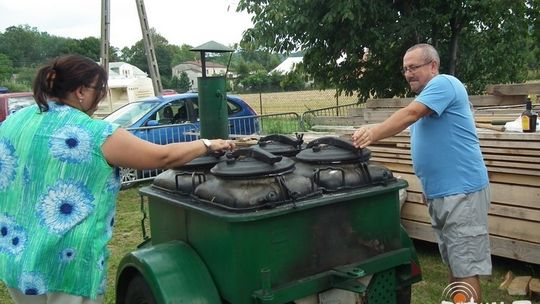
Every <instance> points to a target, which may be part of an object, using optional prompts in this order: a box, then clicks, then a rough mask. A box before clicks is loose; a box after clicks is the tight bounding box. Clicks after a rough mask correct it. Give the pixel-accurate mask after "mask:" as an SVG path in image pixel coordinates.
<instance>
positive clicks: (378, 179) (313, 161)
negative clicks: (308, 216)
mask: <svg viewBox="0 0 540 304" xmlns="http://www.w3.org/2000/svg"><path fill="white" fill-rule="evenodd" d="M370 157H371V151H370V150H369V149H365V148H364V149H357V148H356V147H354V146H353V144H352V142H350V141H348V140H344V139H340V138H337V137H333V136H326V137H321V138H318V139H316V140H313V141H311V142H310V143H308V144H307V146H306V149H304V150H302V151H300V152H299V153H298V154H297V155H296V160H297V162H296V173H298V174H299V175H302V176H306V177H310V178H312V179H313V180H314V181H315V183H316V184H317V185H318V186H319V187H320V188H321V189H322V190H323V191H326V192H332V191H339V190H343V189H350V188H357V187H364V186H371V185H377V184H386V183H388V182H389V181H394V180H395V178H394V176H393V175H392V172H391V171H390V170H388V169H387V168H386V167H384V166H382V165H377V164H374V163H372V162H370V161H369V159H370Z"/></svg>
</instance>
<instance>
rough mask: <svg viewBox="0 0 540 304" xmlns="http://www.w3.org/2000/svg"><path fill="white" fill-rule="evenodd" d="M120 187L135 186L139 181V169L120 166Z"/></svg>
mask: <svg viewBox="0 0 540 304" xmlns="http://www.w3.org/2000/svg"><path fill="white" fill-rule="evenodd" d="M120 179H121V180H120V181H121V186H120V189H127V188H130V187H133V185H135V183H136V181H137V170H135V169H132V168H124V167H120Z"/></svg>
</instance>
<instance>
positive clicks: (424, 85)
mask: <svg viewBox="0 0 540 304" xmlns="http://www.w3.org/2000/svg"><path fill="white" fill-rule="evenodd" d="M439 65H440V59H439V55H438V53H437V51H436V50H435V48H433V47H432V46H431V45H429V44H417V45H415V46H413V47H411V48H409V49H408V50H407V52H406V53H405V56H404V57H403V69H402V71H403V75H404V76H405V79H406V80H407V82H408V83H409V85H410V87H411V90H412V91H413V92H415V93H417V94H418V96H417V97H416V98H415V100H414V101H412V102H411V103H410V104H409V105H408V106H406V107H405V108H402V109H400V110H398V111H396V112H395V113H394V114H392V115H391V116H390V117H389V118H388V119H386V120H385V121H384V122H382V123H380V124H378V125H375V126H373V127H371V128H367V127H361V128H359V129H358V130H356V131H355V132H354V134H353V136H352V140H353V144H354V145H355V146H356V147H357V148H364V147H366V146H368V145H370V144H371V143H373V142H376V141H378V140H380V139H383V138H386V137H390V136H393V135H395V134H397V133H399V132H401V131H403V130H404V129H406V128H407V127H409V126H410V132H411V155H412V160H413V167H414V170H415V174H416V175H417V176H418V178H419V179H420V181H421V182H422V188H423V192H424V195H423V196H424V200H425V202H426V203H427V205H428V209H429V214H430V216H431V223H432V226H433V228H434V229H435V231H436V233H437V236H438V244H439V251H440V253H441V256H442V259H443V261H444V262H445V263H446V264H447V265H448V266H449V270H450V281H451V282H460V283H459V284H463V286H467V287H469V289H470V288H472V289H474V292H473V293H474V294H473V297H474V300H475V301H476V302H477V303H479V302H480V301H481V292H480V281H479V275H490V274H491V253H490V246H489V235H488V226H487V212H488V208H489V203H490V191H489V179H488V175H487V169H486V166H485V164H484V161H483V158H482V154H481V151H480V144H479V140H478V136H477V134H476V128H475V125H474V117H473V114H472V112H471V109H470V106H469V98H468V95H467V91H466V89H465V87H464V86H463V84H462V83H461V82H460V81H459V80H458V79H457V78H455V77H453V76H451V75H444V74H439Z"/></svg>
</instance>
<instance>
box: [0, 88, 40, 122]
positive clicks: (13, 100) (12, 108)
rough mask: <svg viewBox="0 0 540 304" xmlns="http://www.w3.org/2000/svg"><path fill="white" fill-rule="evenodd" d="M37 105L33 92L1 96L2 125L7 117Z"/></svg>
mask: <svg viewBox="0 0 540 304" xmlns="http://www.w3.org/2000/svg"><path fill="white" fill-rule="evenodd" d="M34 103H35V101H34V97H33V95H32V92H22V93H4V94H0V123H2V122H3V121H4V120H6V118H7V116H8V115H10V114H13V113H15V112H17V111H18V110H20V109H22V108H24V107H27V106H30V105H33V104H34Z"/></svg>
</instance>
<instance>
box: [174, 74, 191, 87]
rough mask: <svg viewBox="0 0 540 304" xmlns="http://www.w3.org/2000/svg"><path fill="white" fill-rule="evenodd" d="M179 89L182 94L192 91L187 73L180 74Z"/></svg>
mask: <svg viewBox="0 0 540 304" xmlns="http://www.w3.org/2000/svg"><path fill="white" fill-rule="evenodd" d="M177 88H178V90H179V91H180V92H187V91H189V90H191V81H190V80H189V77H188V74H187V73H186V72H182V73H180V79H178V86H177Z"/></svg>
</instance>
